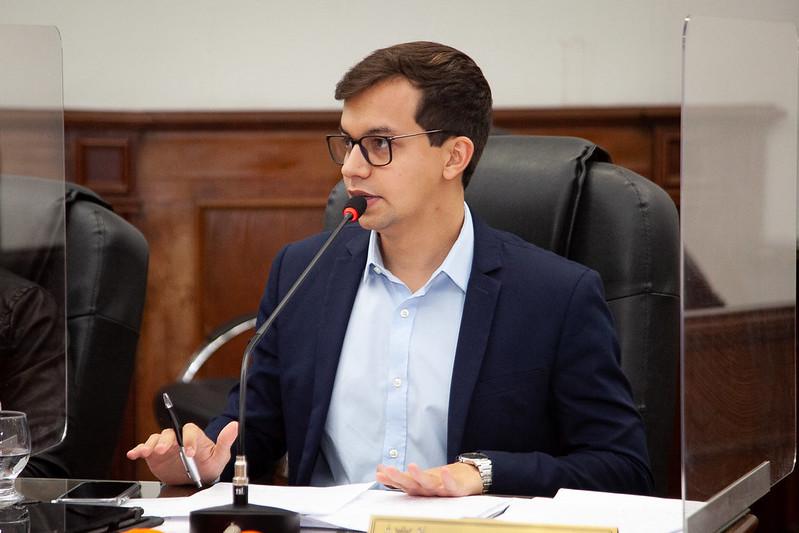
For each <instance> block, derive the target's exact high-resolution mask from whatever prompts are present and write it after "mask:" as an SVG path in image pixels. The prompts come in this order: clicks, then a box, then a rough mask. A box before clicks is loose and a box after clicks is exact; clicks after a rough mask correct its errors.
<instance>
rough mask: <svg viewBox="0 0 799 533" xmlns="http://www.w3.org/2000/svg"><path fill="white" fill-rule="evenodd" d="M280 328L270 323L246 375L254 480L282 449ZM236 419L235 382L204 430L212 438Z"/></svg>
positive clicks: (276, 269)
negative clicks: (225, 403) (219, 409)
mask: <svg viewBox="0 0 799 533" xmlns="http://www.w3.org/2000/svg"><path fill="white" fill-rule="evenodd" d="M287 248H288V247H286V248H284V249H283V250H281V251H280V253H278V255H277V257H276V258H275V260H274V261H273V263H272V269H271V272H270V274H269V281H268V283H267V287H266V291H265V292H264V296H263V298H262V299H261V304H260V306H259V308H258V317H257V320H256V324H257V327H260V326H261V324H263V322H264V320H266V318H267V317H268V316H269V315H270V314H271V313H272V310H273V309H274V308H275V307H276V306H277V302H278V286H279V278H280V272H281V265H282V263H283V259H284V257H285V254H286V250H287ZM279 335H280V332H279V331H278V328H277V324H273V325H272V326H271V328H270V331H268V332H267V333H266V335H265V336H264V338H263V339H262V340H261V342H260V343H258V345H257V346H256V347H255V348H254V350H253V354H252V362H251V366H250V370H249V373H248V376H247V383H248V384H249V386H248V387H247V413H246V416H247V428H246V432H245V440H246V442H245V445H246V450H247V451H248V454H247V463H248V464H247V466H248V474H249V477H250V478H252V479H255V480H259V479H265V478H269V477H271V475H272V472H273V470H274V466H275V462H276V461H277V460H278V459H279V458H280V457H281V456H282V455H283V454H284V453H285V452H286V439H285V432H284V421H283V402H282V398H281V390H280V367H279V361H278V355H277V346H278V338H279ZM238 419H239V385H236V386H235V387H234V388H233V389H232V390H231V391H230V395H229V396H228V404H227V407H226V408H225V410H224V412H223V413H222V414H221V415H220V416H218V417H216V418H214V419H213V420H212V421H211V422H210V423H209V424H208V426H207V427H206V428H205V433H206V435H208V437H209V438H211V439H212V440H213V441H216V439H217V437H218V436H219V432H220V431H222V428H224V427H225V426H226V425H227V424H228V423H229V422H231V421H233V420H238ZM237 445H238V440H237V441H236V443H235V444H234V452H233V453H232V454H231V460H230V462H229V463H228V465H227V466H226V467H225V469H224V471H223V472H222V475H221V476H220V479H221V480H222V481H230V480H231V479H232V477H233V462H234V461H235V455H236V452H235V446H237Z"/></svg>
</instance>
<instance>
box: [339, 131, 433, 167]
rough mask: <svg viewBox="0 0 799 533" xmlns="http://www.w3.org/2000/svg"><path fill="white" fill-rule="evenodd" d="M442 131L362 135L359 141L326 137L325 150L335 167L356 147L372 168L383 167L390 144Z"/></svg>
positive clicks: (345, 136)
mask: <svg viewBox="0 0 799 533" xmlns="http://www.w3.org/2000/svg"><path fill="white" fill-rule="evenodd" d="M443 131H444V130H427V131H420V132H419V133H406V134H405V135H392V136H390V137H387V136H385V135H364V136H363V137H361V138H360V139H353V138H352V137H350V136H349V135H343V134H342V135H328V136H327V149H328V150H329V151H330V157H332V158H333V162H334V163H336V164H337V165H343V164H344V161H345V160H346V159H347V156H348V155H350V152H351V151H352V148H353V147H354V146H356V145H357V146H358V147H359V148H360V149H361V153H362V154H363V158H364V159H366V162H367V163H369V164H370V165H372V166H373V167H384V166H386V165H388V164H389V163H391V158H392V152H391V142H392V141H394V140H396V139H405V138H407V137H416V136H417V135H429V134H431V133H441V132H443Z"/></svg>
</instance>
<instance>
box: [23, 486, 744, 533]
mask: <svg viewBox="0 0 799 533" xmlns="http://www.w3.org/2000/svg"><path fill="white" fill-rule="evenodd" d="M83 481H85V480H80V479H44V478H18V479H17V480H16V483H15V486H16V488H17V490H18V491H19V492H21V493H22V494H24V495H25V497H26V498H27V499H30V500H38V501H50V500H52V499H54V498H57V497H58V496H60V495H61V494H63V493H65V492H66V491H67V490H69V489H71V488H72V487H74V486H76V485H78V484H79V483H81V482H83ZM138 483H139V484H140V485H141V497H142V498H174V497H183V496H190V495H191V494H193V493H195V492H196V491H197V489H196V488H194V487H191V486H177V487H175V486H162V485H161V483H159V482H158V481H139V482H138ZM757 523H758V521H757V518H756V517H755V516H754V515H752V514H746V515H744V516H743V517H742V518H741V519H740V520H738V521H736V522H735V523H734V524H732V525H731V526H730V527H729V528H728V529H727V530H726V533H752V532H754V531H756V530H757ZM156 529H157V526H156ZM302 531H304V532H308V533H312V532H325V533H331V532H334V531H341V532H344V531H347V530H333V529H317V528H302Z"/></svg>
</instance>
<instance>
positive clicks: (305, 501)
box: [126, 483, 510, 532]
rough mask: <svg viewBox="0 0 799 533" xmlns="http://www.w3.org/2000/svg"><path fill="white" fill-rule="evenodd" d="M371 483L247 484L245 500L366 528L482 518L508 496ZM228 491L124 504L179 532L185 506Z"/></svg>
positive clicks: (207, 503)
mask: <svg viewBox="0 0 799 533" xmlns="http://www.w3.org/2000/svg"><path fill="white" fill-rule="evenodd" d="M373 485H374V484H373V483H360V484H356V485H341V486H338V487H324V488H323V487H281V486H272V485H250V487H249V501H250V503H253V504H256V505H268V506H270V507H279V508H281V509H288V510H290V511H295V512H297V513H300V514H301V515H302V525H303V526H305V527H327V528H346V529H352V530H356V531H367V530H368V529H369V521H370V519H371V517H372V515H391V516H413V517H425V518H453V519H455V518H488V517H491V516H494V515H496V514H498V513H501V512H502V511H503V510H504V509H505V508H506V507H507V506H508V502H509V501H510V499H509V498H500V497H492V496H466V497H463V498H419V497H413V496H408V495H407V494H405V493H402V492H396V491H385V490H369V488H370V487H372V486H373ZM232 494H233V489H232V486H231V484H230V483H217V484H216V485H214V486H213V487H211V488H208V489H205V490H202V491H200V492H197V493H196V494H194V495H192V496H189V497H186V498H148V499H143V498H140V499H132V500H130V501H128V503H127V504H126V505H128V506H135V507H142V508H143V509H144V514H145V515H150V516H161V517H164V518H167V519H168V520H167V522H166V523H165V524H164V526H159V529H160V530H161V531H164V532H167V531H168V532H173V531H174V532H180V531H187V530H188V516H189V513H191V511H196V510H198V509H204V508H206V507H215V506H219V505H226V504H229V503H231V502H232V500H233V496H232Z"/></svg>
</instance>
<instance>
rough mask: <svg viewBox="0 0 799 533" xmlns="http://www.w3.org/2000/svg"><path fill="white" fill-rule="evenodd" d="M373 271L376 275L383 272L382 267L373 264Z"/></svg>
mask: <svg viewBox="0 0 799 533" xmlns="http://www.w3.org/2000/svg"><path fill="white" fill-rule="evenodd" d="M374 273H375V274H377V275H378V276H379V275H380V274H382V273H383V269H382V268H380V267H379V266H375V268H374Z"/></svg>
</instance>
